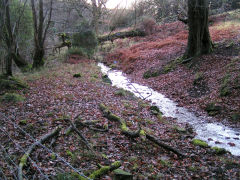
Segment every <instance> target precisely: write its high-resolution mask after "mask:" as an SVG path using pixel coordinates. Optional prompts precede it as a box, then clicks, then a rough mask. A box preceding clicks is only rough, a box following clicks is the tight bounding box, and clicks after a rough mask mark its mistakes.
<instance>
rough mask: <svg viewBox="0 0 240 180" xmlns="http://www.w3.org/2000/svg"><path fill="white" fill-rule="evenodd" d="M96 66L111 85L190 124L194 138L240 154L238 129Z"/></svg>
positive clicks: (106, 68) (103, 66) (117, 73)
mask: <svg viewBox="0 0 240 180" xmlns="http://www.w3.org/2000/svg"><path fill="white" fill-rule="evenodd" d="M98 66H99V67H101V71H102V72H103V73H104V74H107V75H108V77H109V78H110V79H111V81H112V85H113V86H116V87H119V88H123V89H125V90H128V91H130V92H132V93H134V94H135V96H137V97H140V98H142V99H146V100H150V101H151V102H152V103H153V104H155V105H156V106H158V107H159V109H160V110H161V112H162V113H163V115H164V116H167V117H172V118H176V119H177V120H178V122H184V123H188V124H190V125H192V126H193V128H194V129H195V131H196V133H197V136H196V137H195V138H197V139H201V140H204V141H206V142H207V143H208V144H209V145H210V146H217V147H221V148H225V149H226V150H228V151H229V152H231V153H232V154H233V155H235V156H240V130H234V129H232V128H229V127H227V126H224V125H223V124H221V123H208V122H209V117H205V116H204V117H203V116H198V117H197V116H196V115H195V114H194V113H192V112H189V111H188V110H187V109H185V108H183V107H178V106H177V103H175V102H174V101H172V100H170V99H168V98H167V97H165V96H164V95H162V94H161V93H159V92H156V91H154V90H153V89H151V88H149V87H147V86H142V85H139V84H137V83H131V82H130V81H129V80H128V79H127V77H126V76H124V74H123V73H122V72H121V71H117V70H111V69H110V68H109V67H107V66H105V65H104V64H102V63H99V64H98ZM216 142H217V144H216ZM219 143H220V144H219Z"/></svg>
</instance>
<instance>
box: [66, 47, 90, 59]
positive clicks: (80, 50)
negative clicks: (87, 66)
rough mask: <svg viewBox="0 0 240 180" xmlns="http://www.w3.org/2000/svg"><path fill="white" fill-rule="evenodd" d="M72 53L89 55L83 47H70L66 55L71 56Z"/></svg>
mask: <svg viewBox="0 0 240 180" xmlns="http://www.w3.org/2000/svg"><path fill="white" fill-rule="evenodd" d="M70 55H79V56H82V57H88V55H87V53H86V52H85V50H84V49H83V48H80V47H72V48H70V49H68V50H67V52H66V56H70Z"/></svg>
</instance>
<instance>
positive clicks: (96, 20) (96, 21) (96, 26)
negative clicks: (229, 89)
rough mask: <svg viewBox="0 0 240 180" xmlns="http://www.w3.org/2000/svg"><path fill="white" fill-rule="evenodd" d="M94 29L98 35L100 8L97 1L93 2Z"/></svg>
mask: <svg viewBox="0 0 240 180" xmlns="http://www.w3.org/2000/svg"><path fill="white" fill-rule="evenodd" d="M92 15H93V19H92V27H93V29H94V30H95V33H96V34H98V6H97V2H96V0H92Z"/></svg>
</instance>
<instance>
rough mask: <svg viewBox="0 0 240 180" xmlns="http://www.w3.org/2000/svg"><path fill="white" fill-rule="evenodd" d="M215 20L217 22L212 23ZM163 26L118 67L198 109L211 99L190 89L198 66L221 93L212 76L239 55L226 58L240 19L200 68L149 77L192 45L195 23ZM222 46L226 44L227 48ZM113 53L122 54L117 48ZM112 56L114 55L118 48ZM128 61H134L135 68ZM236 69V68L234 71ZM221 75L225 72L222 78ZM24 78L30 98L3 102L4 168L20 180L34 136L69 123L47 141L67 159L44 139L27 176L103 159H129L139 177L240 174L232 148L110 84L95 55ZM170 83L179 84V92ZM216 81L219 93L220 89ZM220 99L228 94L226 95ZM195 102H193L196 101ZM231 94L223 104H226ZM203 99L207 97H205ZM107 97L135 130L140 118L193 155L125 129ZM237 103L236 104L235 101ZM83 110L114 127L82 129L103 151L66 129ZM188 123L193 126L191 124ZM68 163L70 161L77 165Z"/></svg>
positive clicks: (100, 124)
mask: <svg viewBox="0 0 240 180" xmlns="http://www.w3.org/2000/svg"><path fill="white" fill-rule="evenodd" d="M213 27H214V25H213V26H212V27H211V29H213ZM227 27H228V26H227ZM159 29H160V30H161V32H159V33H158V35H151V36H148V37H145V38H137V39H134V41H135V42H134V43H135V44H134V45H132V46H131V48H128V50H129V51H131V52H130V54H126V53H124V51H127V50H126V49H121V50H119V51H122V54H123V56H130V55H131V58H129V60H128V61H127V62H125V61H124V62H122V63H119V64H118V65H119V66H118V67H119V68H122V69H123V70H124V71H125V72H127V73H130V74H129V77H131V78H132V79H133V80H134V81H137V82H141V83H143V84H147V85H149V86H150V87H153V88H155V89H157V90H158V91H160V92H163V93H164V94H166V95H167V96H169V97H171V98H173V99H176V100H177V102H178V103H179V104H180V105H183V106H187V107H190V108H191V107H194V106H195V105H196V106H197V105H198V101H200V100H201V98H203V97H204V98H205V100H206V99H207V97H206V95H203V96H201V98H197V99H194V98H193V97H190V96H189V95H186V96H185V95H184V93H185V94H186V93H187V92H188V91H187V90H188V89H189V87H192V86H191V85H192V83H193V79H194V76H195V74H196V73H197V72H198V71H199V72H203V75H204V80H205V81H207V82H208V83H209V84H208V86H209V92H208V97H212V98H215V97H216V96H217V95H216V94H218V87H219V86H217V85H219V84H218V83H217V85H216V86H214V83H216V80H215V81H213V82H211V81H210V80H213V79H218V78H219V79H221V77H222V76H221V75H224V74H225V73H226V71H227V70H221V67H225V66H226V64H228V63H230V62H231V61H232V59H233V56H236V54H233V55H232V54H231V55H229V56H227V57H226V54H221V53H223V52H224V50H225V48H226V47H225V46H226V43H227V42H228V43H229V47H228V48H233V47H235V43H236V42H235V40H236V37H237V35H235V34H236V32H235V30H236V29H238V30H240V28H239V26H236V25H235V24H231V29H229V27H228V28H227V29H229V31H227V29H225V28H223V29H222V28H221V29H220V30H219V32H216V36H217V35H219V34H220V33H221V32H225V31H227V33H226V34H225V35H226V36H227V37H226V38H228V36H231V37H234V38H233V39H232V40H230V39H227V40H229V41H227V40H226V39H219V40H221V41H222V42H221V43H219V45H218V47H219V54H217V53H213V54H211V55H208V56H204V57H201V61H197V62H198V66H199V67H198V70H194V69H192V68H188V67H186V66H185V65H179V66H177V67H176V68H175V69H172V70H171V71H170V72H169V73H167V74H163V75H160V76H158V77H154V78H150V79H147V80H145V79H143V78H142V76H143V74H144V72H145V71H146V69H149V68H151V67H155V68H159V67H161V65H164V64H166V63H167V62H169V61H170V60H171V59H175V58H176V57H178V56H180V55H181V54H182V53H183V52H184V49H185V46H186V38H187V29H186V27H185V26H184V25H182V24H181V23H178V22H176V23H172V24H169V25H167V26H166V27H165V26H162V27H159ZM165 30H166V32H168V33H169V35H168V36H167V37H165V36H166V33H163V32H165ZM177 31H179V32H177ZM230 32H232V33H230ZM238 35H239V33H238ZM161 36H162V39H167V40H166V42H163V41H161ZM174 38H175V39H174ZM177 39H178V40H179V41H177ZM130 41H131V42H130ZM139 41H140V43H139ZM215 41H216V40H215ZM124 43H128V44H131V43H132V40H123V41H122V43H121V42H120V41H119V44H120V45H121V44H122V46H123V47H124V46H125V45H124ZM173 43H174V46H173ZM238 43H239V40H238ZM167 44H168V45H167ZM175 45H176V46H175ZM238 45H239V44H238ZM161 47H163V48H161ZM221 47H222V50H220V48H221ZM148 52H149V53H148ZM170 52H172V53H170ZM215 52H217V51H215ZM226 52H229V51H226ZM233 52H235V51H233ZM112 53H113V54H116V52H112ZM109 56H111V57H113V55H111V54H110V55H109ZM223 57H224V58H223ZM56 58H58V57H55V58H54V59H56ZM108 60H109V61H108V62H109V64H110V63H111V62H112V61H110V58H109V59H108ZM114 60H115V61H119V60H121V58H120V57H118V58H117V59H114ZM150 60H151V61H150ZM210 60H211V61H210ZM149 61H150V62H151V63H149ZM235 62H236V63H237V64H234V68H239V61H234V63H235ZM124 63H130V64H131V65H130V66H129V67H127V66H126V64H125V65H124ZM196 67H197V66H196ZM211 67H215V68H216V70H215V71H216V72H215V71H213V69H212V71H210V70H209V69H211ZM229 67H232V66H229ZM234 72H235V71H234ZM238 72H239V71H238ZM78 73H80V76H79V77H73V76H74V75H75V74H78ZM229 73H231V75H232V71H231V72H229ZM215 75H217V76H216V77H215ZM233 75H234V73H233ZM233 75H232V76H233ZM214 77H215V78H214ZM21 79H22V80H24V81H25V82H27V83H28V86H29V88H27V89H22V90H15V91H10V92H14V93H17V94H20V95H22V96H23V97H24V98H25V99H24V100H23V99H22V100H21V102H8V101H2V102H1V103H0V112H1V114H0V118H1V121H0V128H1V131H0V137H1V138H0V145H1V147H0V148H1V150H0V157H1V158H0V178H2V177H4V176H3V173H2V172H4V174H5V176H6V177H7V179H14V174H17V166H18V164H19V162H20V161H19V160H20V158H21V157H22V156H23V155H24V153H25V152H26V150H27V149H28V148H29V147H30V146H31V144H32V143H33V142H34V140H36V139H39V138H40V137H41V136H44V135H46V134H47V133H48V132H50V131H52V130H53V129H55V128H56V127H58V126H61V128H62V131H61V133H60V134H59V136H58V138H57V139H56V142H55V143H54V144H53V145H52V146H50V145H49V144H50V143H46V144H45V147H48V148H49V149H52V150H53V151H54V152H55V153H56V154H57V155H59V157H62V158H64V161H62V160H61V159H60V158H57V157H56V155H55V154H54V153H51V152H49V150H47V149H46V148H43V147H41V146H37V148H36V149H35V150H34V151H33V152H32V153H31V154H30V158H31V160H30V159H28V163H27V164H26V165H25V167H24V170H23V173H24V175H25V176H26V179H34V178H36V179H40V177H41V173H39V169H40V170H41V171H42V174H47V175H48V176H49V177H50V178H52V179H56V175H57V174H58V179H64V178H65V179H74V178H73V176H70V175H69V176H68V175H67V174H71V173H73V172H74V171H76V169H77V170H79V171H82V172H84V174H85V175H87V176H88V175H89V174H91V172H92V171H94V170H96V169H98V168H99V164H101V165H105V166H107V165H110V164H111V163H113V162H114V161H121V164H122V166H121V169H124V170H125V171H127V172H130V173H132V174H133V177H134V179H211V178H215V179H239V178H240V171H239V169H240V159H239V157H235V156H232V155H231V154H230V153H225V154H221V155H219V154H217V153H216V150H214V149H211V148H209V147H202V146H199V145H194V144H193V143H192V139H193V136H194V134H195V133H194V132H190V131H188V130H187V127H186V125H185V124H178V123H177V122H176V121H175V120H174V119H171V118H168V117H161V116H156V115H154V114H153V113H152V112H151V105H150V104H149V102H146V101H143V100H140V99H138V98H137V97H135V96H134V95H133V94H131V93H129V92H125V91H122V90H120V89H118V88H116V87H114V86H111V85H110V84H107V83H104V82H103V80H102V74H101V71H100V68H99V67H98V66H97V63H96V62H95V61H93V60H87V59H86V60H83V59H75V60H74V64H69V63H63V64H61V63H60V64H59V65H55V66H53V67H49V68H46V69H43V70H41V71H39V72H35V73H33V74H25V75H21ZM169 87H171V92H170V90H169ZM179 87H181V88H179ZM213 87H214V92H215V93H214V94H212V91H213V90H212V88H213ZM234 93H235V89H233V91H232V93H231V95H230V96H227V97H226V99H228V100H229V103H233V102H234V103H236V104H237V103H239V101H237V100H236V102H235V101H234V100H232V99H233V98H229V97H232V96H234V95H235V94H234ZM211 95H212V96H211ZM213 95H215V96H213ZM238 95H239V94H238ZM217 97H219V96H217ZM183 98H184V100H183ZM224 98H225V97H224ZM236 98H239V96H237V97H236ZM193 99H194V101H193ZM219 99H221V98H220V97H219ZM190 101H192V103H189V102H190ZM223 101H225V100H221V102H218V103H224V102H223ZM202 102H204V103H206V102H205V101H203V100H202ZM101 103H104V104H105V105H106V106H107V107H108V108H109V109H110V110H111V111H112V112H113V113H114V114H116V115H118V116H119V117H121V118H122V119H124V120H125V121H126V125H127V126H128V127H129V129H131V130H136V129H137V128H138V124H141V125H142V129H143V130H144V131H145V132H147V133H148V134H150V135H152V136H154V137H156V138H157V139H159V140H161V141H162V142H164V143H166V144H168V145H170V146H172V147H175V148H176V149H178V150H179V151H181V152H182V153H184V154H185V155H186V157H184V158H182V157H178V156H177V155H176V154H174V153H172V152H170V151H168V150H166V149H164V148H162V147H159V146H158V145H156V144H154V143H152V142H150V141H148V140H147V139H142V138H139V137H138V138H135V139H132V138H129V137H127V136H126V135H124V134H123V133H122V131H121V128H120V125H119V124H118V123H117V122H112V121H109V120H108V119H106V118H105V117H104V116H103V114H102V112H101V110H100V109H99V105H100V104H101ZM234 103H233V105H235V104H234ZM221 105H222V104H221ZM197 107H200V106H197ZM233 107H235V108H236V109H235V111H237V112H239V109H237V108H239V106H237V105H235V106H233ZM199 109H200V108H199ZM235 111H234V112H235ZM3 114H4V115H3ZM77 116H79V117H80V118H81V120H82V121H83V122H84V121H93V122H94V127H97V128H98V129H107V130H108V131H106V132H96V131H95V130H91V129H89V128H88V127H85V128H83V127H82V128H81V129H79V130H80V132H81V133H82V135H84V136H85V138H86V140H87V141H88V142H89V143H90V144H91V146H92V147H93V149H94V151H95V152H98V154H101V156H96V154H95V153H93V152H92V151H89V150H88V149H87V147H86V146H85V145H84V143H83V142H81V139H80V138H79V137H78V136H77V135H76V134H75V133H74V132H72V133H71V134H69V135H66V134H65V133H64V132H65V130H66V129H67V128H68V127H69V126H70V123H69V122H68V121H66V119H69V120H72V121H74V119H75V117H77ZM182 128H185V129H186V131H185V130H184V129H182ZM33 161H34V162H36V164H34V163H33ZM66 162H69V163H70V164H71V166H72V167H74V169H72V167H70V166H69V165H68V164H67V163H66ZM61 173H62V175H61V176H60V175H59V174H61ZM64 173H65V174H64ZM53 177H55V178H53ZM112 177H113V173H111V172H110V173H108V174H107V175H105V176H102V177H101V178H100V179H111V178H112Z"/></svg>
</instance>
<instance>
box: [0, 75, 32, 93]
mask: <svg viewBox="0 0 240 180" xmlns="http://www.w3.org/2000/svg"><path fill="white" fill-rule="evenodd" d="M24 88H28V85H27V84H26V83H25V82H24V81H22V80H20V79H18V78H16V77H6V76H4V75H1V76H0V91H1V90H20V89H24Z"/></svg>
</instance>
